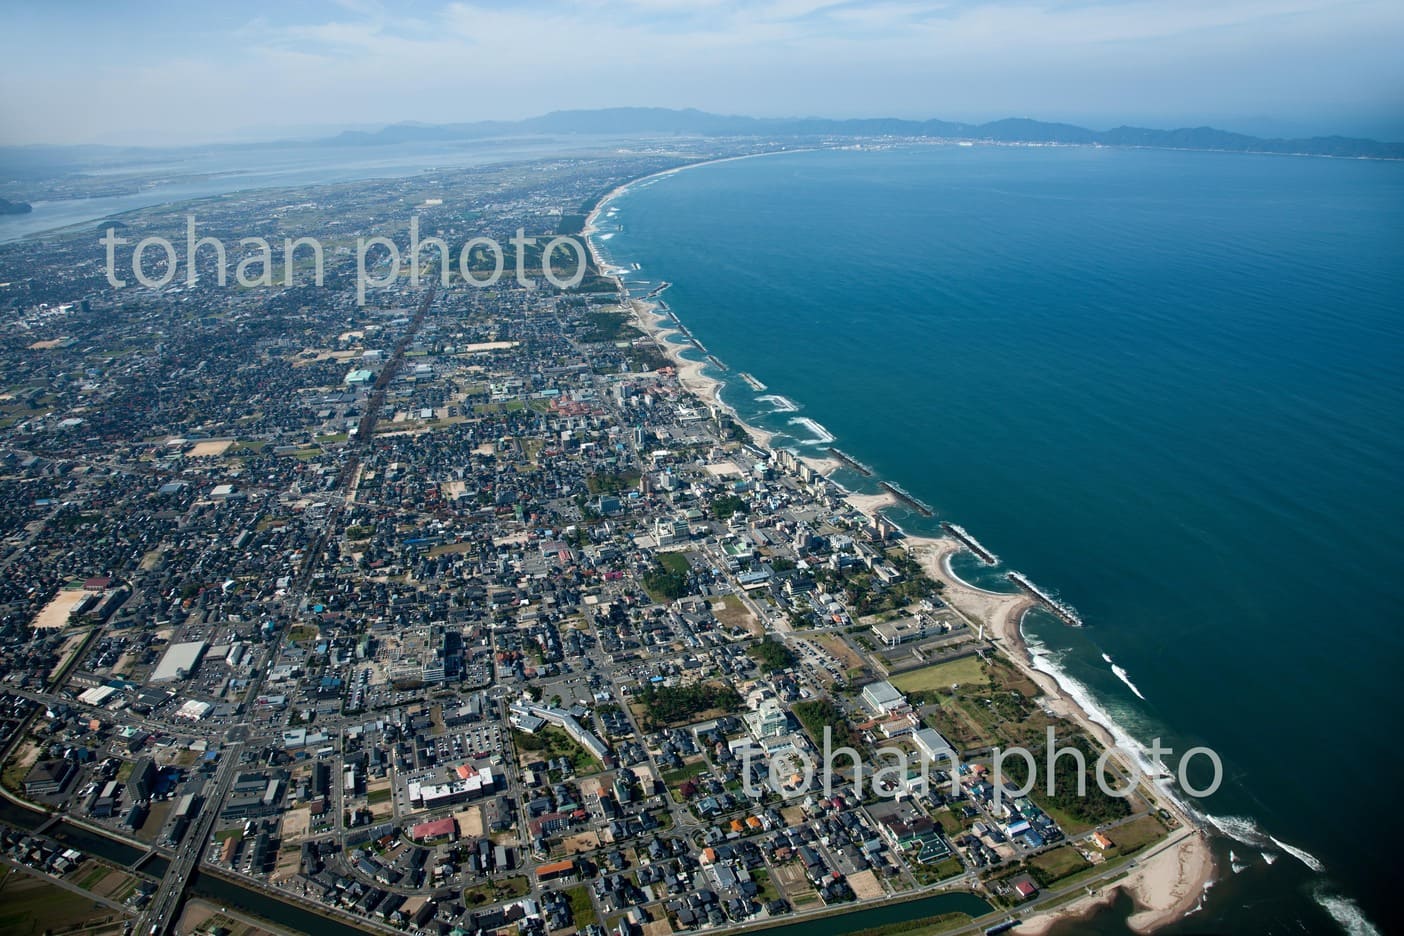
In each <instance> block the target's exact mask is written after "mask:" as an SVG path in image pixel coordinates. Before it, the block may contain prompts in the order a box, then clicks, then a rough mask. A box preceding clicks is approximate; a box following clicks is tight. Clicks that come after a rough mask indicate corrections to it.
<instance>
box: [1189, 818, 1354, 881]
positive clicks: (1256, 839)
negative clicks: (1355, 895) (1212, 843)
mask: <svg viewBox="0 0 1404 936" xmlns="http://www.w3.org/2000/svg"><path fill="white" fill-rule="evenodd" d="M1195 815H1197V816H1199V818H1201V819H1202V820H1204V821H1205V822H1207V823H1209V824H1210V825H1212V826H1213V827H1214V828H1216V829H1218V830H1219V832H1220V833H1222V834H1223V835H1226V836H1228V837H1229V838H1231V839H1233V840H1234V841H1235V842H1242V843H1243V844H1244V845H1252V846H1254V847H1256V848H1259V849H1262V848H1263V847H1264V846H1266V845H1268V844H1269V843H1271V844H1273V845H1276V846H1277V847H1278V848H1280V849H1282V850H1283V851H1285V852H1286V853H1287V854H1289V855H1291V856H1292V857H1293V858H1295V859H1297V860H1298V861H1300V862H1301V863H1302V864H1304V865H1306V866H1307V867H1308V868H1310V869H1311V870H1313V871H1315V872H1316V873H1317V874H1324V873H1325V871H1326V866H1325V865H1324V864H1322V863H1321V859H1319V858H1317V857H1316V856H1315V855H1313V854H1312V853H1311V852H1309V851H1307V850H1306V849H1304V848H1298V847H1297V846H1295V845H1288V844H1287V843H1286V842H1284V841H1282V840H1281V839H1279V838H1277V837H1276V836H1273V835H1269V834H1268V833H1266V832H1264V831H1263V830H1262V827H1261V826H1259V825H1258V824H1257V823H1256V822H1254V821H1253V820H1252V819H1249V818H1247V817H1246V816H1213V815H1210V814H1208V813H1200V812H1196V813H1195ZM1262 855H1263V860H1264V861H1266V862H1267V863H1268V864H1272V863H1273V862H1274V861H1276V860H1277V855H1272V856H1271V857H1269V852H1267V851H1263V853H1262Z"/></svg>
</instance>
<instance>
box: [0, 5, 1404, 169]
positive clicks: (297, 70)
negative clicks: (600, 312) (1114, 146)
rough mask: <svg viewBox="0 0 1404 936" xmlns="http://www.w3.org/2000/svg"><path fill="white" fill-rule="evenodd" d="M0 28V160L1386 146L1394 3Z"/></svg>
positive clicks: (1402, 77)
mask: <svg viewBox="0 0 1404 936" xmlns="http://www.w3.org/2000/svg"><path fill="white" fill-rule="evenodd" d="M0 35H3V36H4V37H5V38H4V40H3V42H4V48H5V54H4V56H3V57H0V145H5V144H27V143H122V144H128V143H146V144H152V145H168V144H178V143H198V142H212V141H227V140H250V139H269V138H277V137H288V136H293V137H299V136H300V137H311V136H320V135H327V133H329V132H335V131H337V130H339V129H342V128H344V127H379V126H382V125H384V124H387V123H396V122H400V121H420V122H428V123H457V122H464V121H472V120H480V119H516V118H522V117H530V116H535V115H537V114H541V113H546V112H548V111H552V110H559V109H569V108H594V107H615V106H660V107H697V108H701V109H703V110H708V111H713V112H716V113H726V114H747V115H752V116H762V117H785V116H823V117H879V116H890V117H907V118H928V117H939V118H943V119H947V120H964V121H984V120H993V119H999V118H1002V117H1033V118H1037V119H1042V120H1063V121H1068V122H1072V123H1078V124H1082V125H1084V126H1090V127H1093V128H1096V129H1105V128H1108V127H1112V126H1117V125H1121V124H1135V125H1140V126H1152V127H1177V126H1199V125H1205V124H1208V125H1213V126H1219V127H1222V128H1225V129H1230V130H1237V131H1240V132H1247V133H1255V134H1260V135H1267V136H1279V135H1289V136H1295V135H1313V134H1328V133H1340V134H1344V135H1354V136H1369V137H1374V138H1377V139H1390V140H1404V54H1400V52H1399V50H1400V49H1401V48H1404V3H1401V2H1399V0H994V2H975V0H948V2H924V0H875V2H850V0H838V2H833V0H827V2H826V0H623V2H604V0H540V2H530V0H522V2H512V0H496V2H492V3H479V2H433V0H405V2H400V3H396V4H393V5H388V4H387V5H382V4H380V3H378V2H374V0H342V2H312V0H283V2H279V3H267V2H259V0H249V2H240V3H234V4H213V3H211V4H204V3H189V2H186V0H181V2H170V0H149V2H144V3H141V4H140V5H138V4H130V5H126V4H113V3H110V2H89V0H70V2H64V3H45V4H38V3H29V4H21V3H16V2H13V0H11V2H9V3H6V4H5V5H4V6H3V7H0Z"/></svg>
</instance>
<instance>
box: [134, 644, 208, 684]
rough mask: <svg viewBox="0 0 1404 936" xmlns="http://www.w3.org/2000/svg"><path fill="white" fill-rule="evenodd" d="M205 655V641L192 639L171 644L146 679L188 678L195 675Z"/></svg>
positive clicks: (154, 681) (149, 680)
mask: <svg viewBox="0 0 1404 936" xmlns="http://www.w3.org/2000/svg"><path fill="white" fill-rule="evenodd" d="M204 655H205V642H204V641H203V640H192V641H189V642H188V643H178V644H171V645H170V647H169V648H167V650H166V654H165V656H163V657H161V662H159V663H157V664H156V668H155V669H154V670H152V671H151V676H150V678H149V679H147V682H150V683H162V682H171V681H173V680H176V679H189V678H190V677H191V676H194V675H195V670H196V668H197V667H199V665H200V660H201V659H202V658H203V657H204Z"/></svg>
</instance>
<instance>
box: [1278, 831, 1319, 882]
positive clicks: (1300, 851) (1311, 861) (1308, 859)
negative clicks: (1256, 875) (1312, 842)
mask: <svg viewBox="0 0 1404 936" xmlns="http://www.w3.org/2000/svg"><path fill="white" fill-rule="evenodd" d="M1268 839H1269V840H1270V841H1271V842H1272V844H1274V845H1276V846H1277V847H1278V848H1280V849H1282V850H1283V851H1285V852H1286V853H1287V854H1289V855H1291V856H1292V857H1293V858H1295V859H1297V860H1298V861H1300V862H1301V863H1302V864H1304V865H1306V866H1307V867H1308V868H1310V869H1311V870H1313V871H1315V872H1316V873H1317V874H1324V873H1325V871H1326V866H1325V865H1324V864H1322V863H1321V859H1319V858H1317V857H1316V856H1315V855H1313V854H1312V853H1311V852H1309V851H1307V850H1306V849H1304V848H1297V847H1296V846H1295V845H1288V844H1287V843H1286V842H1284V841H1282V840H1281V839H1276V838H1273V837H1272V836H1271V835H1269V836H1268Z"/></svg>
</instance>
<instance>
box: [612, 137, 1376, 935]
mask: <svg viewBox="0 0 1404 936" xmlns="http://www.w3.org/2000/svg"><path fill="white" fill-rule="evenodd" d="M599 228H600V233H599V234H598V236H597V238H596V244H597V245H598V246H599V247H600V248H601V250H602V252H603V254H604V256H605V257H606V258H607V259H608V260H609V262H611V263H613V264H617V265H618V266H619V267H620V268H622V269H623V270H624V271H625V273H624V276H625V280H626V282H627V283H628V284H629V286H630V288H631V290H634V291H636V292H637V293H639V294H641V293H643V292H646V291H648V290H650V289H652V288H654V287H655V286H657V285H658V284H659V283H660V282H664V281H666V282H668V283H671V284H672V285H671V286H670V287H669V288H668V289H667V290H666V291H665V292H664V293H663V298H664V299H665V301H666V302H667V303H668V304H669V306H670V307H671V308H672V309H673V310H674V311H675V312H676V313H677V315H678V316H679V317H680V318H681V320H682V321H684V322H685V323H687V325H688V327H689V328H690V329H691V330H692V331H693V333H694V334H695V335H696V336H697V337H698V338H699V339H700V340H701V341H702V342H703V343H704V344H705V345H706V346H707V348H708V350H710V351H711V352H712V353H713V354H715V355H716V356H717V357H718V358H720V359H721V360H722V361H723V362H724V363H725V364H727V365H728V366H729V368H730V370H729V371H726V372H720V371H718V372H715V376H718V377H721V378H723V379H725V380H726V381H727V383H726V386H725V388H724V390H723V393H722V395H723V399H724V400H725V401H726V402H727V403H728V404H729V405H731V406H732V407H734V408H735V409H736V410H737V411H738V412H739V413H740V415H741V416H742V417H743V418H745V419H747V420H748V421H752V422H753V423H754V424H755V425H757V426H759V427H761V428H764V429H767V430H771V431H774V432H777V433H780V435H779V436H778V437H777V439H776V444H778V445H783V446H790V447H794V448H795V449H796V450H799V451H806V452H812V453H814V454H816V455H825V454H827V448H828V446H829V445H830V444H832V445H836V446H838V447H840V448H841V449H843V450H844V451H845V452H847V453H849V454H851V455H853V456H854V457H856V458H858V459H860V460H861V461H863V462H865V463H867V464H868V465H870V466H871V467H872V468H873V469H874V470H875V471H876V472H877V474H878V476H879V477H882V478H886V479H889V480H892V481H894V482H896V483H898V484H900V485H901V486H902V487H904V488H906V489H907V490H909V491H911V492H912V493H913V494H915V495H916V496H917V497H919V498H920V499H922V500H923V501H925V502H927V503H928V504H930V505H932V507H933V508H934V509H935V511H936V513H937V517H936V518H932V519H926V518H923V517H920V516H918V515H917V514H915V513H914V512H911V511H903V510H901V509H895V510H893V511H890V512H889V513H890V515H891V516H892V517H893V519H894V520H896V521H897V522H899V523H900V524H901V525H902V526H903V527H904V528H906V529H907V530H909V531H911V532H914V533H928V534H934V533H937V532H938V530H937V527H936V523H937V521H938V520H939V519H948V520H952V521H954V522H958V523H960V524H962V525H964V526H965V527H967V528H968V529H969V530H970V531H971V532H973V533H974V534H975V535H977V536H978V537H979V538H980V539H981V541H982V542H983V543H984V544H985V545H986V546H988V547H990V548H991V549H992V550H993V551H995V552H996V553H998V554H999V555H1000V556H1001V557H1002V559H1003V562H1004V564H1003V565H1002V566H1000V567H998V568H996V569H993V570H988V569H984V568H983V567H981V566H980V565H979V563H977V562H975V561H974V560H973V559H971V558H969V557H965V558H964V559H961V560H959V561H957V563H956V570H957V571H958V572H959V573H960V574H962V575H965V576H966V577H968V578H970V579H971V580H972V581H974V582H975V583H976V584H986V585H988V586H990V587H997V588H998V587H1008V586H1007V585H1004V584H1002V579H1001V576H1002V573H1003V572H1004V571H1005V570H1006V569H1010V568H1017V569H1019V570H1022V571H1023V572H1025V573H1027V574H1028V575H1029V576H1030V577H1032V578H1033V580H1034V581H1036V582H1037V583H1039V584H1040V585H1041V586H1044V587H1045V588H1048V589H1050V590H1054V591H1056V592H1057V593H1058V594H1059V595H1060V596H1061V597H1062V598H1063V599H1064V600H1066V601H1067V602H1068V603H1070V604H1071V605H1072V606H1074V607H1075V608H1076V609H1077V610H1078V611H1079V612H1080V613H1081V615H1082V616H1083V618H1084V619H1085V620H1086V621H1087V623H1088V627H1086V628H1084V629H1073V628H1069V627H1066V626H1064V625H1062V624H1061V623H1058V622H1057V621H1055V620H1053V619H1052V618H1050V617H1047V616H1042V617H1040V616H1037V615H1035V616H1034V617H1032V618H1031V619H1030V620H1029V621H1028V622H1027V627H1026V631H1027V634H1028V637H1029V639H1030V641H1031V643H1032V645H1033V646H1034V648H1035V652H1036V654H1037V660H1038V665H1039V666H1040V667H1041V668H1044V669H1047V670H1048V671H1050V672H1053V673H1055V674H1056V675H1057V676H1058V678H1059V679H1060V681H1062V682H1063V683H1064V685H1065V687H1067V688H1068V689H1070V690H1071V691H1072V692H1073V693H1074V694H1075V695H1078V696H1079V697H1080V698H1082V699H1083V700H1084V702H1085V704H1086V705H1087V706H1089V707H1091V708H1092V709H1093V710H1094V711H1095V712H1096V713H1097V714H1098V717H1099V718H1100V719H1103V720H1106V721H1108V722H1110V723H1112V724H1113V725H1115V726H1116V727H1117V729H1118V731H1120V732H1121V733H1122V736H1123V737H1125V738H1126V739H1127V743H1132V742H1133V741H1134V742H1137V743H1140V744H1145V743H1149V742H1150V741H1151V740H1152V739H1153V738H1157V737H1159V738H1161V739H1162V743H1163V744H1165V745H1168V746H1170V747H1172V748H1173V749H1174V750H1175V751H1176V752H1177V754H1176V755H1175V756H1171V757H1168V758H1166V763H1167V764H1169V765H1170V766H1171V767H1172V768H1173V767H1174V766H1175V765H1176V764H1177V763H1178V754H1179V753H1182V752H1184V751H1185V750H1186V749H1188V748H1191V747H1194V746H1206V747H1209V748H1212V749H1213V750H1214V751H1215V752H1216V753H1217V755H1218V756H1219V758H1220V760H1221V762H1222V765H1223V782H1222V785H1221V786H1220V788H1219V789H1218V790H1217V792H1215V793H1213V794H1212V795H1210V796H1208V797H1205V798H1203V799H1198V800H1194V799H1191V800H1189V802H1190V804H1191V805H1192V806H1193V808H1195V809H1196V810H1197V811H1198V812H1199V813H1201V814H1202V815H1203V816H1204V817H1205V819H1206V822H1208V823H1209V824H1210V826H1211V827H1213V828H1215V829H1217V830H1218V832H1219V835H1218V837H1217V839H1216V843H1215V850H1216V855H1217V856H1218V859H1219V880H1218V881H1217V882H1216V884H1215V885H1214V886H1213V887H1212V888H1210V889H1209V890H1208V892H1207V893H1206V895H1205V899H1204V900H1203V901H1202V904H1201V908H1200V909H1199V910H1198V911H1197V912H1196V913H1194V914H1192V915H1191V916H1189V917H1187V918H1186V920H1185V921H1184V922H1182V923H1181V924H1178V925H1177V926H1175V927H1174V928H1172V929H1171V930H1170V931H1171V932H1178V933H1191V932H1236V933H1284V934H1285V933H1304V932H1307V933H1315V932H1332V931H1335V932H1350V933H1369V932H1374V931H1376V929H1377V930H1378V931H1381V932H1399V931H1404V912H1401V910H1400V908H1399V905H1398V904H1397V902H1395V901H1394V900H1393V899H1392V894H1391V889H1392V878H1393V874H1394V872H1395V869H1396V868H1397V867H1398V863H1397V853H1396V851H1395V848H1396V840H1397V838H1398V832H1399V831H1400V827H1401V823H1400V822H1399V820H1398V818H1397V817H1396V816H1395V814H1394V808H1395V807H1394V806H1392V805H1391V803H1392V801H1393V794H1394V792H1395V790H1394V784H1395V783H1396V782H1398V781H1399V780H1400V779H1402V778H1404V770H1401V767H1404V758H1401V755H1400V752H1399V748H1398V746H1397V745H1396V744H1395V738H1394V736H1393V735H1392V734H1391V731H1390V729H1389V727H1388V726H1389V725H1390V724H1393V723H1394V721H1393V719H1394V717H1395V716H1394V715H1393V714H1392V713H1394V712H1396V711H1397V702H1396V700H1395V699H1394V697H1393V696H1394V693H1395V692H1396V691H1398V688H1399V685H1400V683H1399V680H1398V676H1397V674H1398V670H1399V667H1400V664H1401V662H1404V654H1401V645H1402V644H1404V638H1401V634H1400V627H1399V624H1400V618H1401V614H1400V609H1401V607H1404V587H1401V576H1400V574H1399V571H1398V570H1399V569H1400V567H1401V565H1404V495H1401V490H1400V485H1399V481H1398V478H1399V472H1400V466H1401V464H1404V359H1402V357H1404V356H1402V355H1401V339H1402V338H1404V320H1401V314H1400V313H1401V311H1404V309H1401V306H1404V165H1401V164H1397V163H1385V162H1372V161H1362V160H1334V159H1320V158H1298V157H1281V156H1258V155H1245V154H1222V153H1203V152H1172V151H1156V150H1131V149H1098V148H1088V147H997V146H976V147H954V146H952V147H946V146H920V147H905V148H903V147H897V148H878V149H850V150H842V151H822V152H809V153H794V154H785V155H777V156H769V157H765V158H755V159H744V160H736V161H730V162H721V163H714V164H711V165H706V166H700V167H696V168H692V169H688V170H686V171H682V172H677V173H673V174H670V175H666V176H662V177H656V178H653V179H650V180H646V181H644V182H642V183H640V184H637V185H635V186H633V187H631V188H630V189H628V190H627V191H625V192H624V193H622V194H621V195H619V196H618V197H617V198H615V199H614V200H613V201H611V202H610V203H609V205H608V207H607V208H606V209H605V211H604V212H602V214H601V218H600V224H599ZM738 372H748V373H750V374H752V375H754V376H755V377H756V378H757V379H758V380H759V381H761V382H762V383H763V384H764V385H765V389H764V390H760V391H757V390H755V389H753V388H751V387H749V386H748V385H747V384H746V383H745V382H743V381H742V380H740V379H737V374H738ZM837 479H838V480H839V481H840V482H842V483H844V484H845V485H847V486H849V487H852V488H855V489H859V490H869V491H875V490H876V487H875V483H874V482H873V481H872V480H869V479H864V478H862V477H861V476H859V475H857V474H856V473H853V472H849V471H845V472H840V473H839V474H838V475H837ZM1187 779H1189V780H1190V781H1191V782H1192V783H1194V784H1195V785H1196V786H1200V787H1202V786H1204V785H1205V784H1206V783H1207V782H1208V780H1209V779H1210V770H1209V768H1208V761H1207V758H1205V757H1197V758H1196V759H1195V760H1194V761H1193V762H1192V769H1190V770H1189V772H1188V774H1187ZM1128 910H1129V901H1128V900H1126V899H1123V900H1121V901H1120V902H1119V903H1118V904H1117V905H1116V906H1113V907H1111V908H1109V909H1107V910H1105V911H1103V912H1101V913H1100V914H1099V915H1098V916H1096V917H1095V918H1093V919H1091V920H1090V921H1085V922H1080V923H1078V924H1075V925H1070V926H1065V927H1063V929H1062V931H1063V932H1067V933H1073V932H1106V933H1114V932H1123V931H1124V920H1125V917H1126V914H1127V912H1128Z"/></svg>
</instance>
